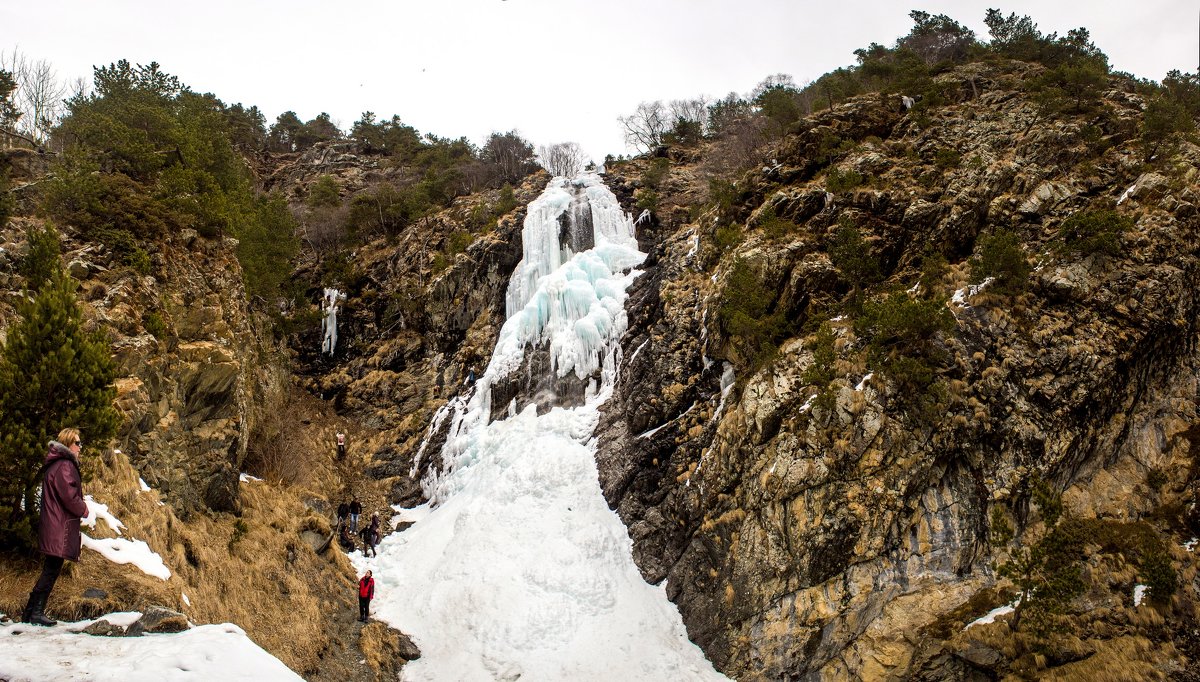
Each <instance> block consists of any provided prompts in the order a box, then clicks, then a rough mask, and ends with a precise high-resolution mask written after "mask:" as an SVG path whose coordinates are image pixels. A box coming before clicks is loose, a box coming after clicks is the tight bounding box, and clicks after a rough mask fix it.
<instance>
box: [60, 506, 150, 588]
mask: <svg viewBox="0 0 1200 682" xmlns="http://www.w3.org/2000/svg"><path fill="white" fill-rule="evenodd" d="M83 501H84V502H85V503H86V504H87V508H88V515H87V516H86V517H84V518H83V519H82V520H81V521H80V522H79V523H80V525H81V526H86V527H88V528H92V529H95V527H96V520H97V519H103V520H104V523H106V524H107V525H108V527H109V528H111V529H112V530H113V531H114V532H115V533H116V534H117V535H120V534H121V529H122V528H124V527H125V524H123V523H121V520H120V519H118V518H117V517H115V516H113V515H112V514H111V513H110V512H109V511H108V505H106V504H101V503H99V502H97V501H96V500H94V499H92V496H91V495H84V497H83ZM80 544H81V545H82V546H83V547H86V548H87V549H90V550H92V551H94V552H99V553H100V554H101V555H102V556H103V557H104V558H106V559H108V560H109V561H111V562H113V563H115V564H133V565H134V566H136V567H137V568H139V569H141V571H142V572H143V573H145V574H146V575H152V576H154V577H156V578H161V579H163V580H166V579H167V578H170V577H171V571H170V569H168V568H167V566H166V564H164V563H163V560H162V557H161V556H159V555H158V554H156V553H155V552H153V551H152V550H151V549H150V546H149V545H147V544H146V543H145V542H142V541H141V540H124V539H121V538H92V537H90V536H89V535H88V534H87V533H82V534H81V537H80Z"/></svg>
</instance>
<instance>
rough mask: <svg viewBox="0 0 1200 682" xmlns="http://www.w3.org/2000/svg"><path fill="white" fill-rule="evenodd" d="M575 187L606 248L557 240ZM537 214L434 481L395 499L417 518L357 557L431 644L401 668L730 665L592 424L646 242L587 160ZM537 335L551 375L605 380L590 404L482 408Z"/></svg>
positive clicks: (691, 675) (474, 672)
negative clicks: (604, 455)
mask: <svg viewBox="0 0 1200 682" xmlns="http://www.w3.org/2000/svg"><path fill="white" fill-rule="evenodd" d="M568 186H570V187H571V188H573V189H571V190H568ZM580 190H582V191H580ZM582 194H586V196H587V200H588V204H589V205H590V209H591V211H592V219H593V225H594V227H595V231H596V234H595V237H594V239H595V247H594V248H592V249H589V250H587V251H584V252H582V253H577V254H571V253H564V252H563V250H562V249H561V247H560V245H558V243H557V233H558V223H557V217H558V215H559V214H561V213H563V212H564V211H567V210H568V209H569V208H571V202H570V198H571V196H572V195H574V196H576V197H578V196H580V195H582ZM576 204H577V206H578V201H577V202H576ZM573 210H578V209H577V208H576V209H573ZM528 216H529V217H528V218H527V219H526V223H525V231H524V239H525V260H523V261H522V263H521V264H520V265H519V266H518V268H517V269H516V271H515V272H514V274H513V279H512V282H511V284H510V288H509V298H508V302H509V313H510V317H509V319H508V321H507V322H506V323H505V324H504V326H503V328H502V329H501V331H500V334H499V340H498V342H497V347H496V351H495V354H494V355H493V357H492V360H491V362H490V364H489V365H488V368H487V370H486V371H485V372H484V374H483V376H482V377H480V379H479V380H478V382H477V389H476V391H475V392H474V394H473V395H472V396H471V398H470V400H469V402H467V403H466V404H465V405H461V406H458V407H456V408H454V410H453V412H454V415H453V421H452V422H451V426H450V432H449V434H448V436H447V439H446V444H445V446H444V447H443V450H442V460H443V461H444V462H445V463H446V469H445V470H444V471H441V472H438V473H437V475H436V476H435V477H433V478H432V479H430V480H427V481H425V482H424V483H423V485H424V486H425V489H426V491H427V492H428V493H429V495H430V498H431V499H432V500H433V502H432V504H431V505H430V506H429V507H427V508H416V509H412V510H398V511H399V512H400V513H399V515H398V516H397V517H396V519H393V521H394V522H395V521H396V520H397V519H399V520H406V521H407V520H412V521H415V524H414V525H413V526H411V527H410V528H408V529H407V530H405V531H404V532H402V533H395V534H392V535H389V536H388V537H387V538H385V539H384V540H383V542H382V544H381V545H380V546H379V556H378V557H377V558H375V559H370V560H367V559H363V558H362V557H361V556H360V555H358V554H357V553H355V554H351V555H350V556H351V561H352V562H353V563H354V564H355V567H356V568H357V569H359V571H360V573H361V572H362V571H363V570H365V569H366V568H368V567H370V568H371V569H372V570H373V571H374V577H375V583H376V587H375V595H376V597H375V600H374V602H373V603H372V609H373V614H372V615H373V616H374V617H377V618H380V619H382V620H384V621H386V622H387V623H389V624H391V625H393V626H395V627H397V628H399V629H401V630H402V631H404V632H406V633H408V634H409V635H410V636H412V637H413V639H414V640H415V641H416V643H417V645H418V646H419V647H420V648H421V651H422V656H421V658H420V659H419V660H416V661H413V662H410V663H408V664H407V665H405V667H404V668H403V672H402V679H404V680H516V679H518V678H520V679H523V680H567V679H569V680H661V679H687V680H720V679H724V678H723V677H722V676H721V675H719V674H718V673H716V672H715V671H714V670H713V669H712V665H711V664H710V663H709V662H708V661H707V660H705V658H704V655H703V653H702V652H701V651H700V650H699V648H697V647H696V646H695V645H694V644H692V643H691V642H690V641H689V640H688V639H687V633H686V631H685V630H684V628H683V623H682V621H681V619H680V616H679V613H678V611H677V610H676V609H675V607H674V605H672V604H671V603H670V601H668V600H667V598H666V588H665V586H652V585H648V584H647V583H646V582H645V581H644V580H643V579H642V577H641V574H640V573H639V572H638V569H637V567H636V566H635V565H634V563H633V560H632V558H631V557H632V543H631V541H630V539H629V536H628V534H627V532H626V529H625V526H624V525H623V524H622V523H621V520H620V519H619V518H618V517H617V516H616V514H615V513H613V512H612V511H611V510H610V509H609V508H608V505H607V503H606V502H605V500H604V497H603V495H602V494H601V491H600V486H599V483H598V479H597V471H596V464H595V447H596V441H595V439H594V438H593V436H592V432H593V430H594V428H595V426H596V423H597V421H598V419H599V407H600V405H601V404H602V403H603V402H604V401H605V400H606V399H607V398H608V397H609V396H610V395H611V393H612V386H613V382H614V381H615V376H616V365H617V363H618V362H619V360H620V352H619V344H618V343H617V341H618V340H619V339H620V338H621V335H622V334H623V333H624V331H625V326H626V319H625V313H624V302H625V296H626V294H625V290H626V287H628V285H629V284H630V283H631V282H632V280H633V278H634V277H635V276H636V274H637V273H635V272H627V271H628V270H629V269H631V268H633V267H634V266H635V265H637V264H638V263H640V262H641V260H642V258H644V254H641V253H640V252H638V251H637V249H636V243H635V242H634V240H633V225H632V223H631V221H630V220H629V218H628V216H626V215H625V214H624V213H623V212H621V211H620V207H619V206H618V205H617V203H616V200H615V198H614V197H612V194H611V193H610V192H608V190H607V188H605V187H604V186H603V184H602V183H601V182H600V180H599V178H598V177H596V176H595V175H594V174H591V175H584V176H581V177H580V178H577V179H575V180H573V181H570V182H569V183H568V181H566V180H563V179H561V178H556V179H555V180H554V181H552V182H551V185H550V187H549V188H547V190H546V191H545V192H544V193H543V194H542V196H541V197H539V198H538V199H537V200H535V201H534V202H533V203H532V204H530V207H529V211H528ZM547 233H553V236H551V235H550V234H547ZM542 341H548V342H549V347H550V349H551V351H552V355H553V357H554V363H555V364H554V366H555V367H556V369H557V374H558V376H560V377H561V376H566V375H567V374H568V373H569V372H571V371H572V370H574V371H575V373H576V375H577V376H579V377H587V376H589V375H590V374H591V373H592V372H593V371H595V370H597V369H599V370H600V372H601V381H600V384H599V386H598V387H596V388H595V389H594V390H591V391H589V393H588V397H587V402H586V404H585V405H584V406H582V407H578V408H575V409H571V410H567V409H563V408H559V407H555V408H553V409H551V410H550V411H549V412H547V413H546V414H544V415H541V416H539V415H538V414H537V411H536V408H535V407H534V406H533V405H530V406H529V407H527V408H525V409H524V410H523V411H521V412H520V413H517V414H514V415H513V416H511V417H510V418H508V419H506V420H503V421H497V422H492V423H490V424H489V423H487V422H488V414H489V413H490V408H491V406H490V402H491V390H490V387H491V385H492V383H493V382H494V381H496V380H497V379H498V378H500V377H502V376H504V375H506V374H507V373H508V372H510V371H512V370H514V369H516V368H517V367H519V366H520V365H521V357H522V354H523V353H524V348H525V346H526V345H528V344H531V343H539V342H542Z"/></svg>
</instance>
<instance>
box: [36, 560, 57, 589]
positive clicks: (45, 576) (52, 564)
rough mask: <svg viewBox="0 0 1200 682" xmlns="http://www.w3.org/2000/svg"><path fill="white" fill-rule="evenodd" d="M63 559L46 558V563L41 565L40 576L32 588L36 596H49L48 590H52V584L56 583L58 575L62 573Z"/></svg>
mask: <svg viewBox="0 0 1200 682" xmlns="http://www.w3.org/2000/svg"><path fill="white" fill-rule="evenodd" d="M62 567H63V558H62V557H60V556H49V555H47V556H46V561H45V562H44V563H43V564H42V575H41V576H39V577H38V581H37V584H35V585H34V586H33V591H34V592H35V593H38V594H45V595H49V594H50V590H53V589H54V583H56V582H58V574H59V573H61V572H62Z"/></svg>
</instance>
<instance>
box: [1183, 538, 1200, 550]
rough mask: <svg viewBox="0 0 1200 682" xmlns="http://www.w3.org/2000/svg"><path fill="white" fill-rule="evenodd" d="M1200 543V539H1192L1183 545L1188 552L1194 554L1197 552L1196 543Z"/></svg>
mask: <svg viewBox="0 0 1200 682" xmlns="http://www.w3.org/2000/svg"><path fill="white" fill-rule="evenodd" d="M1198 542H1200V538H1192V539H1191V540H1188V541H1187V542H1185V543H1183V545H1182V546H1183V548H1184V549H1186V550H1187V551H1189V552H1194V551H1196V543H1198Z"/></svg>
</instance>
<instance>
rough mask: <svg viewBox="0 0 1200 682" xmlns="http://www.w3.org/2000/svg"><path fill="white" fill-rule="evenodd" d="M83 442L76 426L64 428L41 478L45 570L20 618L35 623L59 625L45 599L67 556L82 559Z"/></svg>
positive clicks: (84, 508) (41, 542) (84, 510)
mask: <svg viewBox="0 0 1200 682" xmlns="http://www.w3.org/2000/svg"><path fill="white" fill-rule="evenodd" d="M82 448H83V442H82V441H81V440H80V439H79V431H78V430H77V429H63V430H62V431H60V432H59V434H58V440H54V441H50V451H49V452H47V453H46V462H45V464H43V465H42V466H43V468H44V470H45V473H44V477H43V479H42V509H41V518H40V525H39V527H38V550H39V551H41V553H42V554H43V555H44V556H45V560H44V562H43V563H42V574H41V576H39V577H38V580H37V583H35V584H34V586H33V592H30V593H29V603H28V604H27V605H26V606H25V610H24V612H22V614H21V620H22V621H24V622H26V623H33V624H35V625H47V626H49V625H57V622H56V621H53V620H51V619H49V618H47V617H46V600H47V599H49V597H50V591H51V590H53V589H54V583H55V582H57V581H58V574H59V573H61V572H62V567H63V562H64V561H66V560H68V559H69V560H71V561H79V548H80V536H79V520H80V519H82V518H84V517H86V516H87V515H88V508H87V503H86V502H84V501H83V477H82V476H80V475H79V451H80V449H82Z"/></svg>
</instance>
